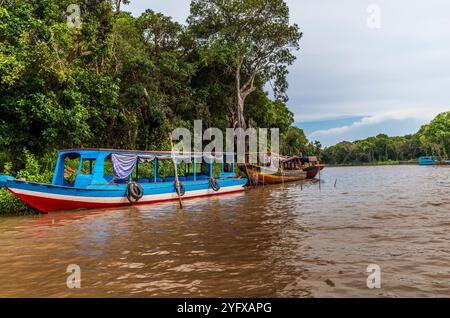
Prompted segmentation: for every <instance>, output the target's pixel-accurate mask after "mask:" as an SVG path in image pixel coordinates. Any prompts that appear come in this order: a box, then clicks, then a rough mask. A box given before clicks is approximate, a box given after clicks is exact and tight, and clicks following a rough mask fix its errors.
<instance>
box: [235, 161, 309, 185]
mask: <svg viewBox="0 0 450 318" xmlns="http://www.w3.org/2000/svg"><path fill="white" fill-rule="evenodd" d="M239 169H241V171H243V172H244V173H246V175H247V178H248V179H249V182H250V184H251V185H255V186H256V185H266V184H279V183H284V182H294V181H302V180H305V179H306V176H307V173H306V172H305V171H303V170H302V168H301V162H300V158H299V157H291V158H280V160H279V167H278V168H277V167H275V166H271V165H269V163H267V164H266V165H254V164H240V165H239Z"/></svg>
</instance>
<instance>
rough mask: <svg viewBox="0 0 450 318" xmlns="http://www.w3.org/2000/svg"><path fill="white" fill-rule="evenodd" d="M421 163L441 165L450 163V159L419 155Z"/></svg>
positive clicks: (422, 164)
mask: <svg viewBox="0 0 450 318" xmlns="http://www.w3.org/2000/svg"><path fill="white" fill-rule="evenodd" d="M418 160H419V165H421V166H440V165H443V166H445V165H450V160H441V159H435V158H434V157H431V156H428V157H419V159H418Z"/></svg>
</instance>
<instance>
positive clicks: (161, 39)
mask: <svg viewBox="0 0 450 318" xmlns="http://www.w3.org/2000/svg"><path fill="white" fill-rule="evenodd" d="M128 2H129V1H120V0H115V1H111V0H108V1H106V0H99V1H85V0H62V1H61V0H10V1H1V2H0V84H1V85H0V96H1V98H0V108H1V115H0V171H1V169H3V166H4V164H5V163H7V162H12V163H13V166H12V170H13V171H18V170H19V169H20V168H23V166H24V165H25V162H24V161H25V156H24V155H23V153H24V149H26V150H27V151H29V152H30V153H31V154H32V155H35V156H36V157H37V158H42V157H44V156H45V155H46V154H49V153H53V151H54V150H56V149H61V148H70V147H111V148H133V149H156V148H159V149H167V148H168V147H169V146H168V145H169V142H168V132H169V131H171V130H172V129H174V128H176V127H186V128H188V129H191V128H192V125H193V121H194V120H196V119H201V120H203V127H204V129H207V128H208V127H218V128H220V129H225V128H227V127H243V128H246V127H248V126H252V127H265V128H273V127H276V128H279V129H280V133H281V150H282V152H283V153H286V154H297V153H299V152H307V151H308V149H309V147H312V146H309V145H308V142H307V139H306V137H305V135H304V133H303V131H302V130H301V129H299V128H296V127H294V126H292V124H293V121H294V120H293V114H292V112H291V111H290V110H289V109H288V108H287V107H286V101H287V96H286V90H287V87H288V85H287V81H286V76H287V74H288V71H287V68H288V66H289V65H291V64H292V63H293V61H294V60H295V55H293V53H292V51H294V50H297V49H298V48H299V42H300V39H301V36H302V33H301V32H300V31H299V28H298V26H297V25H291V24H290V23H289V9H288V7H287V5H286V3H285V2H284V1H283V0H234V1H222V0H193V1H192V2H191V14H190V16H189V18H188V22H187V24H186V25H181V24H179V23H177V22H174V21H173V20H172V19H171V18H170V17H167V16H164V15H163V14H160V13H156V12H153V11H152V10H150V9H149V10H146V11H145V12H144V13H142V15H141V16H139V17H133V16H132V15H131V14H130V13H127V12H122V10H121V4H123V3H128ZM73 4H75V5H78V6H79V8H80V13H81V15H80V20H79V19H78V16H77V14H78V12H77V10H75V9H74V6H73ZM69 5H72V6H70V7H69ZM148 5H149V6H151V2H149V3H148ZM68 7H69V8H71V9H70V10H74V11H71V12H68ZM122 8H123V6H122ZM68 16H70V17H69V23H68V22H67V21H68ZM79 22H81V23H79ZM268 83H271V87H273V91H274V96H275V97H274V98H269V94H268V93H267V92H265V90H264V87H267V84H268Z"/></svg>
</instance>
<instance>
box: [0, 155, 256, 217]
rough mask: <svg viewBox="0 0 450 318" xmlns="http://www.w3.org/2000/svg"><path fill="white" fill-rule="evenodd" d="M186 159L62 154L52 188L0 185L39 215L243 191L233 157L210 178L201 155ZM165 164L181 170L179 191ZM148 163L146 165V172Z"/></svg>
mask: <svg viewBox="0 0 450 318" xmlns="http://www.w3.org/2000/svg"><path fill="white" fill-rule="evenodd" d="M189 156H190V157H191V158H190V159H191V163H182V162H181V161H182V160H183V161H184V159H187V158H186V155H185V154H183V156H176V155H174V154H172V153H170V152H154V151H133V150H113V149H69V150H61V151H59V152H58V159H57V163H56V167H55V171H54V175H53V180H52V183H51V184H41V183H34V182H29V181H21V180H14V179H6V180H5V181H4V182H5V185H6V188H7V189H8V190H9V191H11V192H12V193H13V194H14V195H15V196H17V197H18V198H19V199H21V200H22V201H24V202H25V203H27V204H29V205H30V206H32V207H34V208H36V209H38V210H39V211H41V212H43V213H48V212H53V211H63V210H76V209H86V208H107V207H118V206H128V205H135V204H150V203H155V202H162V201H171V200H178V199H179V197H180V196H181V197H182V198H183V199H192V198H198V197H205V196H212V195H223V194H230V193H233V192H240V191H243V190H244V185H245V184H246V183H247V179H245V178H240V177H238V176H237V175H236V173H235V167H234V166H235V163H234V154H224V156H228V157H227V158H228V160H227V162H230V161H232V163H222V164H220V172H219V173H218V175H217V176H213V162H212V160H209V162H205V160H204V159H203V157H202V154H190V155H189ZM230 158H233V160H230ZM164 161H166V162H167V161H171V162H172V161H175V162H176V164H177V166H178V167H183V168H184V169H181V170H182V172H181V173H180V175H179V178H178V179H179V182H180V185H179V187H177V186H176V183H175V176H174V175H171V176H163V175H161V170H164V167H162V166H163V165H164V164H163V162H164ZM70 162H72V165H70ZM73 163H75V165H74V164H73ZM146 164H147V165H149V166H147V167H146V168H147V169H144V167H145V165H146ZM168 166H170V165H167V164H166V165H165V167H166V168H167V167H168ZM74 167H75V169H74ZM70 168H72V174H73V175H72V176H70V174H71V171H70ZM161 168H162V169H161ZM199 168H200V169H199ZM166 170H167V169H166ZM197 170H198V171H197ZM150 171H151V172H150ZM163 172H164V171H163Z"/></svg>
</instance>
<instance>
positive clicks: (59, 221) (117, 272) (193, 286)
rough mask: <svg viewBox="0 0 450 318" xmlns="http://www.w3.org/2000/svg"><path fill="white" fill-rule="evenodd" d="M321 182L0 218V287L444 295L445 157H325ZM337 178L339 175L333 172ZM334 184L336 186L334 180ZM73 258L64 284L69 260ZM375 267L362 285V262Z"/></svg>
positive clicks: (448, 276)
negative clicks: (427, 161)
mask: <svg viewBox="0 0 450 318" xmlns="http://www.w3.org/2000/svg"><path fill="white" fill-rule="evenodd" d="M321 177H322V183H321V188H320V189H319V187H318V184H317V183H316V184H314V183H308V184H305V185H303V186H301V184H300V183H293V184H285V185H280V186H266V187H264V188H262V187H261V188H258V189H252V190H248V191H246V192H244V193H241V194H235V195H231V196H228V197H214V198H210V199H198V200H193V201H186V202H185V209H184V211H180V210H179V209H178V207H177V203H176V202H175V203H167V204H158V205H150V206H141V207H136V208H135V207H131V208H120V209H110V210H91V211H83V212H67V213H57V214H52V215H43V216H38V217H37V216H31V217H2V218H0V296H3V297H5V296H6V297H8V296H31V297H48V296H68V297H94V296H95V297H112V296H115V297H117V296H119V297H130V296H137V297H153V296H162V297H164V296H170V297H186V296H195V297H199V296H208V297H215V296H219V297H231V296H234V297H337V296H342V297H358V296H361V297H379V296H387V297H419V296H428V297H430V296H447V297H448V296H450V168H433V167H418V166H397V167H394V166H392V167H350V168H327V169H326V170H324V171H323V173H322V176H321ZM336 180H337V181H336ZM335 184H336V187H335ZM69 264H77V265H79V266H80V268H81V288H80V289H69V288H68V287H67V284H66V280H67V277H68V276H69V274H68V273H66V269H67V266H68V265H69ZM369 264H378V265H379V266H380V268H381V288H380V289H369V288H367V285H366V280H367V275H368V274H367V273H366V269H367V266H368V265H369Z"/></svg>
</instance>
